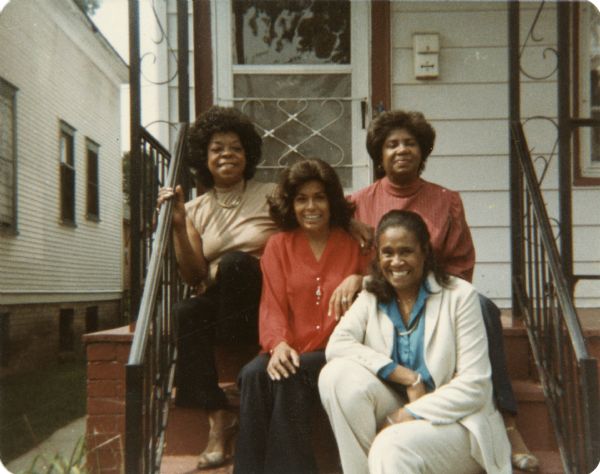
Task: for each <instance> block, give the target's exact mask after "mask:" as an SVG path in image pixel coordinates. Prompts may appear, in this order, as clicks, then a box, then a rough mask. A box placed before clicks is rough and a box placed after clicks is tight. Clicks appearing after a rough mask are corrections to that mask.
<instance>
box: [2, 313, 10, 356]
mask: <svg viewBox="0 0 600 474" xmlns="http://www.w3.org/2000/svg"><path fill="white" fill-rule="evenodd" d="M9 359H10V315H9V314H8V313H0V366H2V367H6V366H7V365H8V362H9Z"/></svg>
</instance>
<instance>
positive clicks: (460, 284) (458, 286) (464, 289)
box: [427, 274, 477, 296]
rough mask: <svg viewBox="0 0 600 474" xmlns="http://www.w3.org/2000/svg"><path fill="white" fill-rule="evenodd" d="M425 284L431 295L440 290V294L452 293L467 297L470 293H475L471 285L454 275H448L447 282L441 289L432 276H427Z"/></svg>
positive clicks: (475, 290)
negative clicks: (431, 291) (430, 290)
mask: <svg viewBox="0 0 600 474" xmlns="http://www.w3.org/2000/svg"><path fill="white" fill-rule="evenodd" d="M427 283H428V285H429V287H430V289H432V290H433V293H436V292H437V291H440V290H441V291H442V292H449V293H452V294H454V295H456V296H467V295H469V294H470V293H477V289H476V288H475V287H474V286H473V284H472V283H470V282H468V281H467V280H464V279H462V278H460V277H457V276H454V275H449V277H448V282H447V283H446V284H444V286H441V287H440V285H439V284H438V283H437V282H436V281H435V278H434V276H433V274H430V275H429V278H428V282H427Z"/></svg>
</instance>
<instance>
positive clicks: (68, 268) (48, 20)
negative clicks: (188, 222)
mask: <svg viewBox="0 0 600 474" xmlns="http://www.w3.org/2000/svg"><path fill="white" fill-rule="evenodd" d="M0 45H1V47H0V348H1V350H0V352H1V354H0V356H1V357H0V363H1V367H0V374H4V373H8V372H12V371H15V370H20V369H22V368H25V367H31V366H35V365H39V364H40V362H42V361H43V362H48V361H51V360H55V359H57V357H58V356H59V355H62V354H63V353H67V354H69V353H72V352H77V351H79V350H80V347H81V345H80V336H81V334H82V333H83V332H89V331H94V330H98V329H101V328H106V327H112V326H114V325H117V324H118V323H120V322H121V305H122V303H121V300H122V291H123V283H122V273H123V263H122V255H123V242H122V235H123V230H122V226H123V198H122V167H121V147H120V90H119V89H120V85H121V84H123V83H126V82H128V68H127V65H126V64H125V63H124V62H123V60H122V59H121V58H120V57H119V56H118V54H117V53H116V52H115V51H114V50H113V48H112V47H111V46H110V45H109V43H108V42H107V41H106V39H105V38H104V37H103V36H102V35H101V34H100V33H99V32H98V30H97V29H96V27H95V26H94V24H93V23H92V22H91V21H90V19H89V18H88V17H87V16H86V14H85V13H83V12H82V11H81V10H80V8H79V7H78V6H77V5H76V4H75V2H74V1H73V0H53V1H52V2H48V1H47V0H12V1H10V2H9V3H8V5H6V6H5V7H4V9H3V10H2V12H1V13H0Z"/></svg>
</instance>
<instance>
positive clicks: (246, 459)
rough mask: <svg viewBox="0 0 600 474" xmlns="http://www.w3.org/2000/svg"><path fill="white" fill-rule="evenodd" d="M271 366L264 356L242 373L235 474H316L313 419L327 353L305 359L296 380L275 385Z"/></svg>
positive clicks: (316, 353) (288, 379) (295, 377)
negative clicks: (319, 380)
mask: <svg viewBox="0 0 600 474" xmlns="http://www.w3.org/2000/svg"><path fill="white" fill-rule="evenodd" d="M268 361H269V356H268V355H267V354H260V355H258V356H257V357H256V358H254V359H253V360H252V361H251V362H250V363H248V364H247V365H246V366H245V367H244V368H243V369H242V371H241V372H240V376H239V379H238V383H239V385H240V389H241V400H240V433H239V437H238V442H237V447H236V453H235V464H234V473H235V474H262V473H265V474H270V473H273V474H280V473H283V472H285V473H286V474H287V473H289V474H296V473H297V474H310V473H316V472H317V463H316V460H315V456H314V453H313V449H312V443H311V434H310V431H311V426H310V419H311V413H312V408H313V407H314V404H315V403H318V400H319V392H318V387H317V382H318V378H319V372H320V371H321V368H322V367H323V365H325V353H324V352H323V351H316V352H307V353H305V354H301V355H300V368H299V369H298V371H297V372H296V374H295V375H292V376H290V377H289V378H287V379H282V380H280V381H273V380H271V379H270V377H269V375H268V374H267V370H266V369H267V363H268Z"/></svg>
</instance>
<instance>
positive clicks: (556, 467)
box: [513, 451, 565, 474]
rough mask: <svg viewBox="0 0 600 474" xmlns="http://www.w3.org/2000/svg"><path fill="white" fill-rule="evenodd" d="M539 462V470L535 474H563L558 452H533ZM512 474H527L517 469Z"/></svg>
mask: <svg viewBox="0 0 600 474" xmlns="http://www.w3.org/2000/svg"><path fill="white" fill-rule="evenodd" d="M533 454H535V455H536V456H537V458H538V459H539V461H540V469H539V471H537V474H564V472H565V470H564V469H563V465H562V461H561V459H560V454H559V453H558V451H533ZM513 473H514V474H529V473H528V472H527V471H521V470H519V469H514V470H513Z"/></svg>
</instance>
